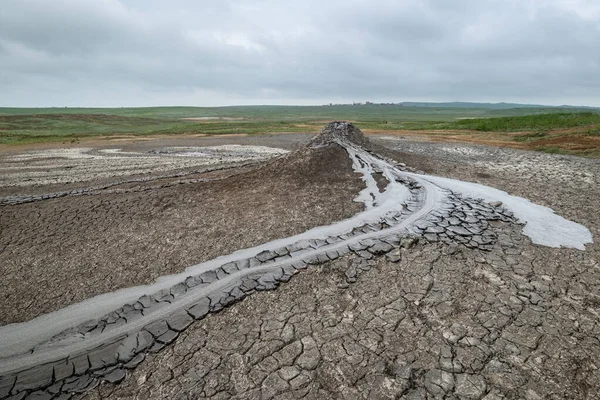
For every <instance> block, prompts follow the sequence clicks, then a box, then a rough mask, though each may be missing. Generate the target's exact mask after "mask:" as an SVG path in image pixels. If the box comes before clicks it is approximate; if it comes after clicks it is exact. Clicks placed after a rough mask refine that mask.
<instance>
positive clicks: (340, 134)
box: [308, 121, 372, 148]
mask: <svg viewBox="0 0 600 400" xmlns="http://www.w3.org/2000/svg"><path fill="white" fill-rule="evenodd" d="M332 143H351V144H354V145H356V146H360V147H364V148H370V147H371V146H372V144H371V142H370V141H369V139H367V138H366V137H365V135H364V134H363V133H362V131H361V130H360V129H358V128H357V127H356V126H354V125H353V124H352V123H350V122H345V121H333V122H330V123H328V124H327V125H325V126H324V127H323V129H321V132H319V134H318V135H317V136H315V137H314V138H313V139H312V140H311V141H310V142H309V144H308V145H309V147H317V146H324V145H328V144H332Z"/></svg>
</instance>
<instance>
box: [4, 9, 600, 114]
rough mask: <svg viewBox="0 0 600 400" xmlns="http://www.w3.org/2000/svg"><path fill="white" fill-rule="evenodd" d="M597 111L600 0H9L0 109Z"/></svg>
mask: <svg viewBox="0 0 600 400" xmlns="http://www.w3.org/2000/svg"><path fill="white" fill-rule="evenodd" d="M366 100H370V101H375V102H389V101H393V102H399V101H405V100H406V101H454V100H458V101H486V102H487V101H489V102H500V101H506V102H521V103H541V104H552V105H560V104H574V105H594V106H600V0H396V1H392V0H285V1H283V0H229V1H227V0H211V1H195V0H170V1H166V0H165V1H162V0H0V106H103V107H109V106H151V105H198V106H213V105H215V106H216V105H233V104H323V103H329V102H334V103H335V102H352V101H362V102H364V101H366Z"/></svg>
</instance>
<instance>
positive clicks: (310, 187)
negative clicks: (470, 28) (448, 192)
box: [0, 146, 363, 324]
mask: <svg viewBox="0 0 600 400" xmlns="http://www.w3.org/2000/svg"><path fill="white" fill-rule="evenodd" d="M231 172H232V171H228V173H231ZM150 184H151V185H154V184H155V183H152V182H151V183H150ZM140 185H143V184H140ZM362 185H363V184H362V182H361V180H360V179H359V177H358V175H357V174H355V173H353V171H352V169H351V163H350V160H349V158H348V156H347V154H346V152H345V150H344V149H342V148H341V147H339V146H333V147H329V148H327V149H317V150H316V151H313V152H306V151H305V152H299V153H295V154H293V155H289V156H284V159H276V160H272V161H269V162H267V163H266V164H265V165H264V166H262V167H259V168H255V169H253V170H251V171H244V172H242V173H239V174H237V175H234V176H231V177H229V178H225V179H221V180H216V181H213V182H200V183H188V184H179V185H177V186H169V187H163V188H161V187H154V188H152V189H151V190H144V191H125V192H124V193H101V194H98V195H89V196H75V197H64V198H59V199H50V200H45V201H40V202H36V203H29V204H20V205H17V206H3V207H0V230H1V231H2V235H1V238H0V240H1V242H0V265H2V268H3V279H2V281H1V282H0V293H2V294H1V298H2V301H1V303H0V304H1V305H0V307H1V309H0V321H1V323H3V324H6V323H12V322H20V321H25V320H28V319H31V318H33V317H35V316H38V315H41V314H43V313H47V312H50V311H54V310H57V309H59V308H62V307H65V306H67V305H69V304H72V303H75V302H78V301H81V300H83V299H86V298H89V297H91V296H94V295H97V294H102V293H106V292H111V291H114V290H116V289H118V288H122V287H129V286H134V285H140V284H147V283H150V282H152V281H154V280H155V279H156V278H158V277H159V276H162V275H165V274H171V273H175V272H180V271H183V270H184V269H185V268H186V267H189V266H191V265H193V264H196V263H199V262H202V261H206V260H209V259H212V258H215V257H217V256H220V255H223V254H229V253H231V252H233V251H235V250H238V249H242V248H246V247H251V246H255V245H258V244H261V243H264V242H267V241H270V240H273V239H276V238H280V237H286V236H290V235H293V234H297V233H301V232H304V231H306V230H307V229H310V228H311V227H314V226H319V225H326V224H329V223H331V222H334V221H337V220H341V219H344V218H347V217H350V216H352V215H354V214H355V213H357V212H358V211H360V210H361V208H362V206H361V205H360V204H358V203H355V202H353V201H352V199H353V198H354V197H355V196H356V195H357V193H358V192H359V191H360V189H361V188H362Z"/></svg>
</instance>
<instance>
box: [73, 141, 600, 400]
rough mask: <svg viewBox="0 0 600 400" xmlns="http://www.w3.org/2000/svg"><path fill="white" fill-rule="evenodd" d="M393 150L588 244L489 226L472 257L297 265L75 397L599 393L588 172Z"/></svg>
mask: <svg viewBox="0 0 600 400" xmlns="http://www.w3.org/2000/svg"><path fill="white" fill-rule="evenodd" d="M380 143H381V144H385V143H384V142H383V141H382V142H380ZM404 145H405V146H403V147H395V146H389V147H390V148H393V149H396V150H398V151H395V152H394V151H393V150H389V153H387V154H386V156H388V157H393V158H396V159H397V160H398V161H401V162H406V160H407V159H416V160H422V161H421V162H422V166H423V167H427V168H428V172H430V173H433V174H437V175H443V176H448V177H452V178H459V179H465V180H470V181H478V182H481V183H484V184H488V185H492V186H496V187H498V188H500V189H503V190H507V191H509V192H510V193H511V194H517V195H521V196H525V197H528V198H530V199H532V200H533V201H535V202H537V203H540V204H544V205H547V206H550V207H552V208H554V210H555V211H556V212H557V213H560V214H561V215H564V216H565V217H567V218H571V219H574V220H576V221H578V222H580V223H583V224H584V225H586V226H587V227H589V229H590V230H591V231H592V234H593V235H594V239H595V240H596V242H595V243H593V244H591V245H588V246H586V251H585V252H581V251H578V250H573V249H553V248H547V247H542V246H534V245H532V244H531V242H530V241H529V239H527V238H526V237H524V236H523V235H522V234H521V233H520V231H521V229H522V227H520V226H518V225H513V226H510V225H507V224H498V225H497V226H495V228H494V229H495V230H496V232H497V234H498V242H497V244H496V245H495V246H494V247H493V248H492V249H490V251H487V252H482V251H480V250H473V249H466V248H463V247H460V246H456V245H446V244H435V243H427V242H426V241H425V240H421V241H420V242H419V244H417V245H416V246H415V247H412V248H409V249H407V250H403V251H402V254H401V257H394V258H393V260H394V261H397V260H400V262H399V263H397V264H394V263H393V262H391V259H390V258H389V257H386V258H383V257H381V258H378V259H375V261H373V260H371V261H369V262H368V263H366V264H365V263H364V262H363V261H361V260H357V259H355V258H353V257H355V256H352V257H349V258H344V259H341V260H337V261H334V262H331V263H327V264H325V265H323V266H321V267H316V268H309V269H308V270H307V271H306V272H304V273H301V274H299V275H298V276H296V277H295V278H294V279H293V280H292V281H291V282H290V283H289V284H286V285H282V286H280V288H279V289H277V290H276V291H273V292H262V293H257V294H255V295H253V296H250V297H249V298H246V299H245V300H243V301H242V302H240V303H237V304H234V305H233V306H231V307H229V308H227V309H225V310H223V311H222V312H221V313H219V314H212V315H210V316H209V317H207V318H206V319H205V320H203V321H202V322H201V323H199V324H194V325H192V326H191V327H190V329H188V331H186V332H185V333H183V334H182V335H181V336H180V337H179V339H178V340H177V341H176V342H175V344H174V345H173V346H172V347H168V348H167V349H165V350H164V351H163V352H161V353H158V354H155V355H150V356H148V357H147V359H146V361H145V362H144V363H142V364H140V366H139V367H138V368H137V369H136V370H135V371H132V372H131V373H128V374H127V376H126V377H125V379H124V381H123V382H122V383H121V384H119V385H118V386H114V385H111V384H101V386H100V387H98V388H96V389H95V390H94V391H91V392H88V393H87V394H86V395H85V396H83V397H82V398H91V399H101V398H111V399H112V398H117V399H118V398H123V399H142V398H144V399H145V398H157V399H158V398H182V399H185V398H212V399H226V398H240V399H241V398H278V399H279V398H305V399H308V398H312V399H327V398H390V399H393V398H406V399H434V398H448V399H485V400H496V399H521V398H525V399H595V398H598V395H597V393H598V392H597V382H598V381H599V379H600V375H599V372H598V371H600V365H599V364H598V361H597V360H598V359H600V342H599V341H598V339H597V338H598V336H599V335H600V324H599V319H598V315H599V314H600V301H599V299H600V273H599V271H600V265H599V264H598V260H599V259H600V246H599V245H598V242H597V238H598V237H600V231H599V228H600V216H599V215H598V213H597V212H596V210H598V209H600V199H599V198H598V196H597V195H596V194H595V193H596V189H597V187H598V186H597V181H596V180H595V179H597V177H598V176H600V175H598V173H600V168H599V165H598V164H597V163H595V162H593V161H590V160H586V159H579V158H573V157H566V158H565V157H556V156H548V155H541V154H531V153H527V152H518V151H516V152H515V151H512V150H502V151H501V152H500V153H499V152H498V151H499V150H497V149H490V148H486V147H480V148H479V151H480V153H481V154H479V155H475V154H473V152H472V146H463V145H459V146H455V145H452V146H451V147H450V150H444V149H436V148H435V146H428V145H425V146H421V143H414V142H411V143H408V142H407V143H404ZM409 145H410V146H409ZM457 153H464V154H462V155H460V156H456V154H457ZM529 156H531V158H530V157H529ZM540 157H541V158H540ZM408 164H409V165H410V162H408ZM420 169H425V168H422V167H421V168H420ZM590 179H591V180H590ZM349 282H355V283H353V284H349ZM224 337H227V338H228V339H229V340H228V341H227V342H226V343H224V342H223V338H224Z"/></svg>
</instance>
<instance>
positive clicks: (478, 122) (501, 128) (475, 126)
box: [445, 111, 600, 132]
mask: <svg viewBox="0 0 600 400" xmlns="http://www.w3.org/2000/svg"><path fill="white" fill-rule="evenodd" d="M598 124H600V114H599V113H595V112H589V111H588V112H573V113H565V112H562V113H549V114H537V115H522V116H517V117H499V118H484V119H463V120H459V121H455V122H454V123H452V124H450V125H447V126H446V127H445V128H446V129H448V128H453V129H468V130H475V131H483V132H511V131H527V130H533V131H544V130H549V129H557V128H574V127H581V126H590V125H598Z"/></svg>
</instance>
